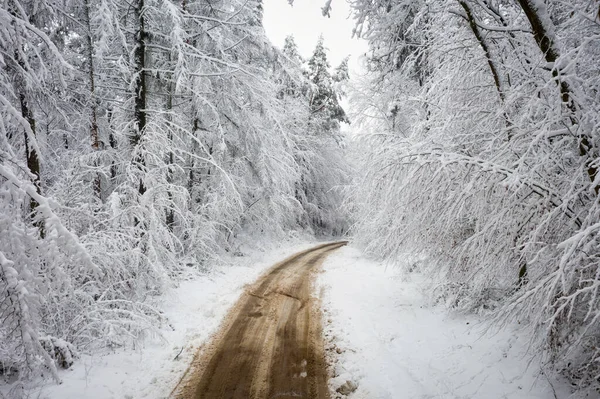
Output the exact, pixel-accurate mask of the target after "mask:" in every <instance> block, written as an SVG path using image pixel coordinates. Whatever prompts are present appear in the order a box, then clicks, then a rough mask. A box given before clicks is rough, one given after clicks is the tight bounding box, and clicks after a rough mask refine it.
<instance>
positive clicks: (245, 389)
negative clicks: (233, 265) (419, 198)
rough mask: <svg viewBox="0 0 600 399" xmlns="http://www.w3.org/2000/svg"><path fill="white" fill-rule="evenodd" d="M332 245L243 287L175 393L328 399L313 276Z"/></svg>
mask: <svg viewBox="0 0 600 399" xmlns="http://www.w3.org/2000/svg"><path fill="white" fill-rule="evenodd" d="M345 244H346V242H337V243H331V244H324V245H320V246H318V247H315V248H311V249H309V250H306V251H303V252H300V253H298V254H296V255H293V256H291V257H289V258H287V259H286V260H284V261H282V262H280V263H278V264H276V265H275V266H274V267H273V268H272V269H271V270H270V271H269V272H268V273H267V274H266V275H264V276H263V277H262V278H260V279H259V280H258V281H257V282H256V283H255V284H254V285H252V286H251V287H249V288H248V289H247V290H246V291H245V293H244V294H243V295H242V297H241V298H240V300H239V301H238V303H237V304H236V305H235V306H234V308H233V309H232V310H231V312H230V313H229V315H228V317H227V319H226V321H225V323H224V325H223V327H222V328H221V331H220V333H218V334H217V335H216V336H215V337H214V338H213V342H212V343H211V344H209V345H208V347H206V348H201V350H200V352H199V354H198V355H197V357H196V359H195V360H194V362H193V364H192V365H191V366H190V370H188V373H187V375H186V376H185V377H184V380H183V382H182V384H181V386H180V387H179V389H178V391H177V392H176V394H175V395H174V396H175V397H177V398H183V399H192V398H193V399H199V398H203V399H217V398H223V399H225V398H227V399H233V398H236V399H237V398H239V399H263V398H264V399H266V398H269V399H270V398H279V399H287V398H307V399H321V398H322V399H325V398H329V392H328V388H327V371H326V367H325V358H324V353H323V342H322V337H321V320H320V316H319V314H320V313H319V310H318V304H316V303H315V299H314V298H312V297H311V283H312V279H311V272H312V270H314V268H315V267H317V266H318V265H320V264H321V262H322V261H323V260H324V259H325V257H326V256H327V255H328V254H329V253H330V252H332V251H334V250H336V249H338V248H339V247H341V246H343V245H345Z"/></svg>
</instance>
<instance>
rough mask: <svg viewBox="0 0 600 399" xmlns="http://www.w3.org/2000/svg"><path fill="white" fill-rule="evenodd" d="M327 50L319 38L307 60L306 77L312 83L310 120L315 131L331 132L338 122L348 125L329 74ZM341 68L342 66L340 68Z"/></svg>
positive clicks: (333, 81)
mask: <svg viewBox="0 0 600 399" xmlns="http://www.w3.org/2000/svg"><path fill="white" fill-rule="evenodd" d="M329 68H330V65H329V61H328V60H327V50H326V48H325V45H324V39H323V35H321V36H320V37H319V40H318V41H317V45H316V47H315V50H314V51H313V54H312V56H311V58H310V59H309V60H308V70H307V75H308V79H309V81H310V82H311V83H312V90H311V93H310V110H311V119H312V120H313V124H314V125H315V127H316V129H317V130H319V129H321V130H323V131H324V132H333V131H335V130H337V129H338V128H339V123H340V122H345V123H348V122H349V120H348V118H347V116H346V113H345V111H344V109H343V108H342V107H341V106H340V104H339V102H338V94H337V92H336V90H335V80H334V78H333V77H332V76H331V74H330V72H329ZM340 68H343V66H340Z"/></svg>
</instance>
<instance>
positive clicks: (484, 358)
mask: <svg viewBox="0 0 600 399" xmlns="http://www.w3.org/2000/svg"><path fill="white" fill-rule="evenodd" d="M323 268H324V271H323V273H321V274H320V275H319V277H318V281H317V285H318V287H319V288H320V291H321V295H322V299H323V308H324V319H325V327H324V331H325V335H326V338H327V341H328V342H327V343H326V345H327V349H328V354H329V357H330V361H331V362H332V363H333V371H334V378H333V379H332V380H331V381H330V385H331V388H332V389H333V390H334V391H335V390H336V389H338V388H339V387H340V386H341V385H342V384H344V383H345V382H346V381H351V382H353V383H356V384H358V388H357V389H356V390H355V391H354V392H353V393H351V394H350V395H349V396H348V397H349V398H352V399H359V398H370V399H380V398H381V399H383V398H391V399H402V398H407V399H409V398H410V399H418V398H465V399H471V398H477V399H488V398H489V399H499V398H513V399H517V398H518V399H523V398H539V399H542V398H555V397H558V398H564V397H567V396H568V393H567V390H566V389H565V388H566V387H565V386H564V385H561V384H559V383H557V382H555V381H554V382H552V384H551V383H550V382H549V380H548V379H547V378H546V377H545V376H544V375H543V374H541V372H540V367H539V364H538V363H536V362H535V360H534V361H532V362H529V360H530V358H531V357H530V354H528V353H527V342H528V341H527V339H526V337H523V336H520V335H519V334H517V333H516V332H514V331H512V332H511V331H508V330H502V331H499V332H495V333H494V334H490V333H489V332H488V333H486V334H484V326H483V324H482V323H481V321H480V320H478V319H477V318H475V317H465V316H457V315H449V314H448V312H447V311H445V310H444V309H442V308H440V307H431V306H429V305H428V303H427V300H426V298H425V297H424V295H423V294H422V293H421V290H420V287H421V286H423V284H421V281H420V278H419V276H418V275H417V274H404V273H402V272H400V270H398V269H394V268H390V267H388V268H385V267H384V266H382V265H380V264H378V263H375V262H373V261H370V260H367V259H365V258H364V257H362V255H361V253H360V251H358V250H357V249H354V248H352V247H345V248H342V249H340V250H339V251H336V252H335V253H333V254H332V255H331V256H330V257H329V258H327V260H326V261H325V263H324V266H323ZM552 385H554V387H553V386H552ZM337 395H338V397H341V395H340V394H337ZM334 397H335V396H334Z"/></svg>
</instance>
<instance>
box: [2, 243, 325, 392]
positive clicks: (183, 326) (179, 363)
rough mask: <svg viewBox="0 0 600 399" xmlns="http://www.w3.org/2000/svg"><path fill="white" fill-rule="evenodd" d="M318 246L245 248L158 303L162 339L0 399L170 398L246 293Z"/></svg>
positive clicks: (81, 362)
mask: <svg viewBox="0 0 600 399" xmlns="http://www.w3.org/2000/svg"><path fill="white" fill-rule="evenodd" d="M314 245H315V243H314V242H313V243H308V242H304V241H301V239H295V242H292V243H290V242H287V243H284V244H280V246H279V247H278V248H277V249H267V250H265V249H260V248H257V247H255V248H253V249H248V248H244V249H243V252H248V253H249V255H247V256H238V257H232V258H230V259H228V260H227V261H226V262H223V263H221V264H218V265H214V267H213V268H212V269H211V271H210V273H208V274H205V275H202V276H200V277H196V278H194V279H191V280H189V281H184V282H182V283H180V284H179V286H178V287H177V288H175V289H173V290H171V291H170V292H169V293H168V294H167V295H165V296H163V297H161V298H159V302H160V305H159V308H160V309H161V310H162V311H163V312H164V314H165V316H167V317H168V320H169V325H170V326H171V327H172V328H169V329H168V330H167V331H164V334H163V335H162V337H155V339H154V340H152V341H149V342H145V343H142V344H140V346H139V347H138V348H136V349H135V350H118V351H115V352H114V353H109V354H104V355H95V356H91V355H85V356H82V357H81V358H80V359H78V360H76V362H75V364H74V366H73V367H71V369H69V370H63V371H60V372H59V375H60V378H61V379H62V381H63V383H62V384H61V385H56V384H54V383H52V382H51V381H46V382H44V383H43V384H41V385H38V386H36V387H28V391H27V392H25V393H24V394H19V395H17V393H15V391H14V390H13V392H12V393H8V391H7V390H8V388H9V387H7V386H4V387H1V386H0V398H1V397H2V394H3V393H4V395H5V396H6V397H19V396H27V397H35V398H39V399H53V398H61V399H70V398H73V399H81V398H86V399H137V398H147V399H153V398H165V397H168V396H169V394H170V393H171V391H172V390H173V389H174V388H175V387H176V385H177V383H178V382H179V380H180V378H181V376H182V375H183V374H184V373H185V371H186V369H187V366H188V365H189V364H190V363H191V361H192V358H193V356H194V354H195V353H196V351H197V349H198V348H199V347H200V346H201V345H202V344H203V343H205V342H207V340H208V339H209V338H210V337H211V335H212V334H213V333H214V332H215V331H216V329H217V328H218V327H219V325H220V323H221V322H222V320H223V318H224V316H225V315H226V313H227V311H228V310H229V309H230V307H231V306H232V305H233V304H234V302H235V301H236V300H237V299H238V298H239V296H240V294H241V292H242V290H243V289H244V287H245V286H246V285H247V284H248V283H251V282H253V281H254V280H256V279H257V278H258V277H259V275H260V274H261V273H263V272H264V271H265V270H266V269H268V268H269V267H270V266H272V265H274V264H275V263H277V262H278V261H280V260H282V259H284V258H285V257H287V256H289V255H292V254H294V253H296V252H299V251H301V250H303V249H306V248H310V247H311V246H314ZM266 246H267V247H269V245H266ZM272 246H273V244H271V247H272ZM182 349H183V350H182ZM180 352H181V353H180Z"/></svg>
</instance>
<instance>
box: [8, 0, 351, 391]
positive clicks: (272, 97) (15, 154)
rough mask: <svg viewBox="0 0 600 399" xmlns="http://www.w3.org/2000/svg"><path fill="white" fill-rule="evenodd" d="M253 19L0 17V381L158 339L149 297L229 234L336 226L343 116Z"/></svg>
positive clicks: (78, 8)
mask: <svg viewBox="0 0 600 399" xmlns="http://www.w3.org/2000/svg"><path fill="white" fill-rule="evenodd" d="M261 10H262V8H261V5H260V2H256V1H249V2H248V1H238V0H218V1H216V2H215V1H210V2H206V1H202V0H198V1H195V0H191V1H183V2H177V3H171V2H161V1H156V0H135V1H133V2H128V1H127V2H126V1H122V0H84V1H81V2H61V1H55V0H42V1H29V0H23V1H18V0H6V1H4V2H1V3H0V26H1V29H0V64H1V68H0V320H1V324H0V374H2V375H4V376H5V377H7V378H8V379H12V380H19V379H20V380H25V379H27V378H31V377H38V376H39V375H40V374H43V375H48V376H54V378H55V379H58V377H57V373H56V369H57V368H60V367H69V366H70V365H71V364H72V363H73V362H74V361H77V354H78V352H91V351H94V350H101V349H106V348H119V347H124V346H130V345H133V344H135V342H136V341H138V340H140V339H142V338H144V337H145V336H147V335H152V334H155V333H157V331H158V329H159V328H160V326H161V325H162V324H163V321H164V320H163V317H162V315H161V314H160V313H158V312H157V311H156V310H155V309H154V308H153V307H152V306H151V305H150V302H151V301H149V298H152V297H153V296H156V295H158V294H160V293H162V292H164V290H165V289H166V288H167V287H168V286H169V285H170V284H172V283H173V282H175V281H177V279H178V278H180V277H181V276H184V275H186V274H189V273H190V272H194V271H197V270H199V269H200V266H204V265H206V264H208V263H209V262H210V261H211V260H213V259H214V258H215V257H218V256H219V254H220V253H222V252H224V251H232V250H235V248H236V246H237V244H236V241H237V240H238V237H239V236H240V235H241V236H245V237H248V236H250V237H261V236H265V235H272V236H283V235H285V234H287V233H288V232H290V231H291V230H295V229H305V230H307V231H310V232H315V233H325V234H330V233H334V232H340V231H341V230H343V229H345V228H346V227H345V224H344V222H343V220H344V219H343V217H342V215H340V214H339V209H338V208H339V200H340V198H341V197H340V196H339V195H338V194H336V192H335V190H336V185H337V184H341V183H340V182H343V181H345V179H346V178H347V169H346V166H345V164H344V163H343V162H342V157H341V148H340V146H341V142H340V141H341V136H340V135H339V126H338V125H337V124H336V123H337V122H332V121H331V120H329V119H331V118H334V119H336V117H335V116H332V115H331V114H326V116H324V117H322V118H320V119H318V121H319V122H318V124H316V122H315V120H316V119H317V118H316V117H314V116H313V115H312V114H311V103H310V100H309V98H315V97H314V96H313V97H311V96H309V94H308V93H309V92H310V93H314V91H313V88H312V86H311V87H309V86H310V84H309V82H308V79H307V78H306V77H305V75H304V72H303V67H302V65H301V64H302V61H300V59H299V58H298V59H294V56H292V55H290V54H288V55H286V54H284V53H283V52H281V51H279V50H278V49H276V48H275V47H274V46H273V45H272V44H271V43H269V42H268V40H267V39H266V37H265V34H264V31H263V28H262V21H261V19H262V12H261ZM286 51H287V50H286ZM340 76H341V75H340ZM316 86H318V87H319V85H318V84H316ZM327 90H329V86H328V89H327ZM311 95H312V94H311ZM328 95H329V96H334V94H333V92H331V93H329V94H328ZM336 96H337V94H336ZM332 98H333V97H332ZM336 101H337V100H336ZM336 112H337V113H338V114H339V112H341V111H340V110H339V109H338V110H337V111H336ZM328 118H329V119H328ZM337 120H339V118H337ZM323 125H327V131H324V130H323V131H320V130H319V129H321V126H323ZM255 239H258V238H255Z"/></svg>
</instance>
